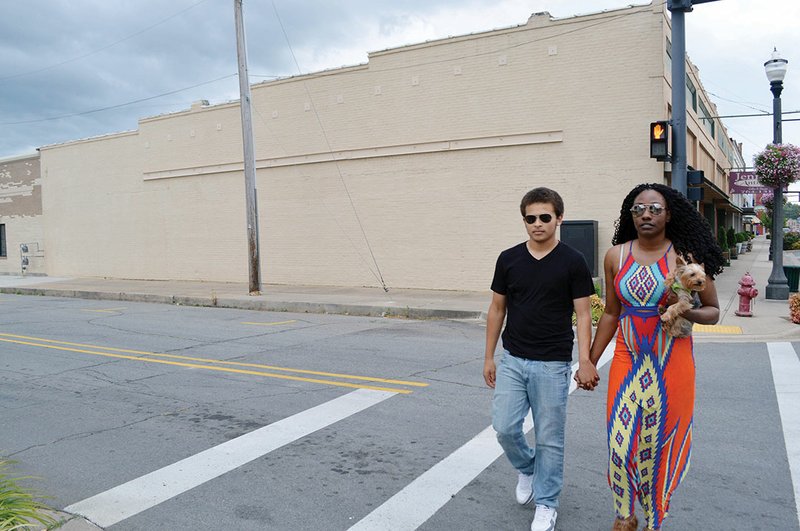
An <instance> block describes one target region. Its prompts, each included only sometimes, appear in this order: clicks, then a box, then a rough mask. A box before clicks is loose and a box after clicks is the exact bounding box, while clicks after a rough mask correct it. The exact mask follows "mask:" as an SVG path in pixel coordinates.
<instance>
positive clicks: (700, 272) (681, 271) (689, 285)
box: [675, 260, 706, 291]
mask: <svg viewBox="0 0 800 531" xmlns="http://www.w3.org/2000/svg"><path fill="white" fill-rule="evenodd" d="M681 262H683V260H679V261H678V267H677V268H676V269H675V278H676V279H677V280H678V282H680V284H681V286H683V287H684V288H686V289H688V290H689V291H703V290H704V289H706V272H705V269H704V268H703V265H702V264H687V263H685V262H684V263H681Z"/></svg>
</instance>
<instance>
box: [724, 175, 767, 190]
mask: <svg viewBox="0 0 800 531" xmlns="http://www.w3.org/2000/svg"><path fill="white" fill-rule="evenodd" d="M728 184H729V186H730V193H732V194H766V193H772V192H773V189H772V188H770V187H769V186H764V185H763V184H761V183H760V182H758V177H756V172H754V171H732V172H731V174H730V176H729V177H728Z"/></svg>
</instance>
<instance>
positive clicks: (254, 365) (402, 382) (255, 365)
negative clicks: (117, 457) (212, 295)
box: [0, 333, 428, 387]
mask: <svg viewBox="0 0 800 531" xmlns="http://www.w3.org/2000/svg"><path fill="white" fill-rule="evenodd" d="M0 336H2V337H9V338H17V339H27V340H30V341H38V342H42V343H54V344H57V345H69V346H71V347H84V348H92V349H100V350H109V351H112V352H125V353H127V354H139V355H141V356H155V357H160V358H173V359H178V360H185V361H198V362H202V363H210V364H214V365H231V366H235V367H251V368H255V369H267V370H272V371H283V372H294V373H298V374H313V375H314V376H328V377H331V378H345V379H348V380H361V381H366V382H378V383H384V384H394V385H404V386H411V387H428V384H426V383H422V382H409V381H406V380H392V379H389V378H374V377H371V376H357V375H353V374H340V373H335V372H322V371H312V370H308V369H291V368H286V367H276V366H274V365H262V364H259V363H244V362H238V361H225V360H214V359H208V358H195V357H191V356H179V355H177V354H161V353H157V352H147V351H142V350H129V349H121V348H112V347H102V346H98V345H87V344H85V343H70V342H68V341H56V340H53V339H44V338H40V337H30V336H21V335H16V334H3V333H0ZM0 341H9V342H12V343H13V342H14V341H10V340H4V339H1V338H0ZM23 344H26V343H23ZM40 346H46V345H40ZM132 359H146V358H139V357H136V358H132ZM153 361H155V360H153Z"/></svg>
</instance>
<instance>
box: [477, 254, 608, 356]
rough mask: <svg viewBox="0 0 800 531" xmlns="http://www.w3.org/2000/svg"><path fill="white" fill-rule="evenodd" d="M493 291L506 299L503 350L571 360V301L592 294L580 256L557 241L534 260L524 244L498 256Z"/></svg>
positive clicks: (524, 354)
mask: <svg viewBox="0 0 800 531" xmlns="http://www.w3.org/2000/svg"><path fill="white" fill-rule="evenodd" d="M492 291H494V292H495V293H499V294H500V295H505V296H506V310H507V317H506V328H505V330H503V348H505V349H506V350H507V351H509V352H510V353H511V354H513V355H514V356H517V357H520V358H527V359H533V360H542V361H571V360H572V343H573V340H574V339H575V335H574V334H573V332H572V312H573V311H574V305H573V300H574V299H580V298H582V297H588V296H589V295H591V294H593V293H594V283H593V281H592V275H591V273H590V272H589V266H588V265H587V264H586V260H585V259H584V257H583V255H582V254H581V253H580V252H578V251H576V250H575V249H573V248H572V247H570V246H569V245H567V244H566V243H564V242H559V243H558V244H557V245H556V247H555V248H554V249H553V250H552V251H550V253H549V254H548V255H547V256H545V257H544V258H542V259H541V260H537V259H536V258H534V257H533V256H532V255H531V253H530V252H528V248H527V246H526V244H525V242H523V243H521V244H519V245H515V246H514V247H512V248H510V249H506V250H505V251H503V252H502V253H500V257H499V258H498V259H497V265H496V266H495V271H494V280H493V281H492Z"/></svg>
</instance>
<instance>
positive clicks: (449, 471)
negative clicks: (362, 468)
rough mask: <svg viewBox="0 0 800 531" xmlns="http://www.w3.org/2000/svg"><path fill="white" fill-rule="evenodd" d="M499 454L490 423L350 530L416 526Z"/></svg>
mask: <svg viewBox="0 0 800 531" xmlns="http://www.w3.org/2000/svg"><path fill="white" fill-rule="evenodd" d="M615 344H616V338H615V339H613V340H612V341H611V343H609V345H608V347H606V350H605V351H604V352H603V355H602V356H601V357H600V360H599V361H598V362H597V366H598V368H600V367H602V366H603V365H605V364H606V363H608V362H609V361H610V360H611V358H613V356H614V346H615ZM577 369H578V364H577V363H576V364H574V365H573V366H572V373H573V375H574V374H575V371H576V370H577ZM570 382H571V383H570V387H569V392H570V393H572V392H573V391H574V390H575V389H576V387H577V384H576V383H575V380H570ZM531 428H533V422H531V416H530V414H529V415H528V416H527V417H526V418H525V423H524V424H523V427H522V429H523V431H524V432H525V433H528V432H529V431H530V430H531ZM502 454H503V449H502V448H501V447H500V443H498V442H497V438H496V437H495V432H494V428H492V427H491V426H489V427H488V428H486V429H485V430H483V431H481V432H480V433H479V434H478V435H476V436H475V437H473V438H472V439H471V440H470V441H469V442H467V443H466V444H465V445H463V446H462V447H460V448H459V449H457V450H456V451H455V452H453V453H452V454H450V455H448V456H447V457H445V458H444V459H442V460H441V461H439V462H438V463H436V464H435V465H434V466H433V467H432V468H430V469H429V470H427V471H426V472H425V473H423V474H422V475H421V476H419V477H418V478H416V479H415V480H414V481H412V482H411V483H409V484H408V485H406V486H405V488H403V489H402V490H401V491H400V492H398V493H397V494H395V495H394V496H392V497H391V498H389V499H388V500H386V502H384V503H383V504H382V505H381V506H380V507H378V508H377V509H375V510H374V511H372V512H371V513H369V514H368V515H367V516H365V517H364V518H363V519H361V520H360V521H359V522H358V523H356V524H355V525H354V526H353V527H351V528H350V531H386V530H387V529H391V530H392V531H412V530H414V529H417V528H418V527H419V526H421V525H422V524H423V523H425V522H426V521H427V520H428V519H429V518H430V517H431V516H433V515H434V513H436V511H438V510H439V509H441V508H442V507H444V505H445V504H446V503H447V502H449V501H450V500H451V498H452V497H453V496H455V495H456V494H457V493H458V492H459V491H460V490H461V489H463V488H464V487H466V486H467V485H468V484H469V482H470V481H472V480H473V479H475V478H476V477H477V476H478V474H480V473H481V472H483V471H484V470H485V469H486V468H487V467H488V466H489V465H491V464H492V463H493V462H494V461H495V460H496V459H497V458H498V457H500V456H501V455H502Z"/></svg>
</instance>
